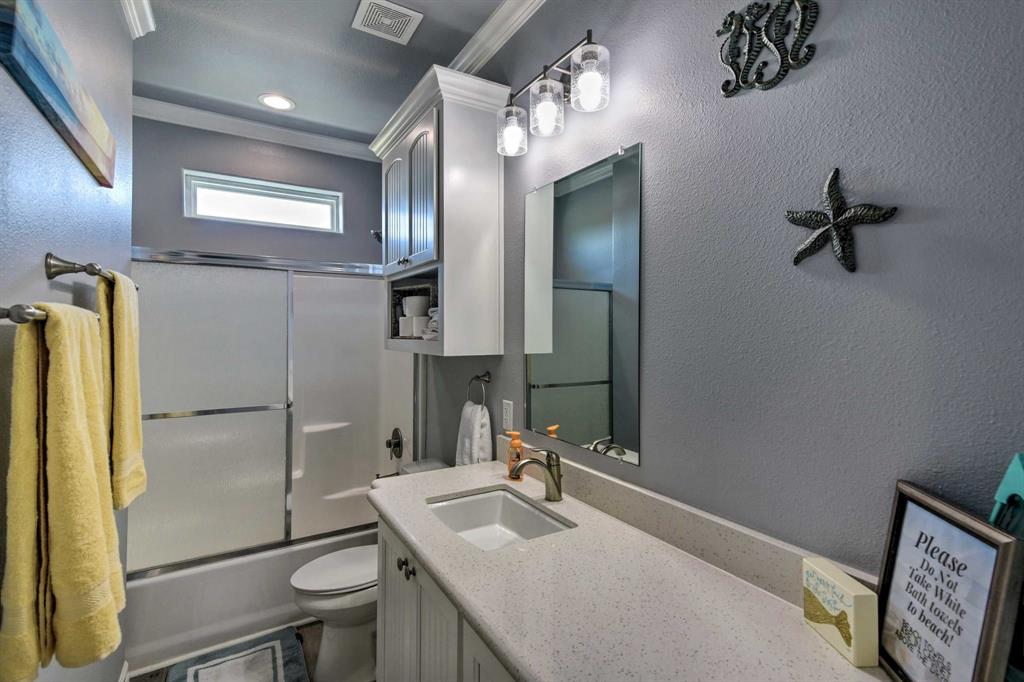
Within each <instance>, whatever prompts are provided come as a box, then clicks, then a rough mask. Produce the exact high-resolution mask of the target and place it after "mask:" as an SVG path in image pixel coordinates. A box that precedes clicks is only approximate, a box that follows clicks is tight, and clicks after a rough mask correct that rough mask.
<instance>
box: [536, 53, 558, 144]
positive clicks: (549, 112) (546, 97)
mask: <svg viewBox="0 0 1024 682" xmlns="http://www.w3.org/2000/svg"><path fill="white" fill-rule="evenodd" d="M547 74H548V67H547V66H545V67H544V77H543V78H542V79H540V80H539V81H537V82H536V83H534V84H533V85H531V86H530V132H531V133H533V134H534V135H536V136H537V137H554V136H555V135H561V134H562V129H563V128H564V127H565V88H564V87H563V86H562V81H557V80H555V79H554V78H548V75H547Z"/></svg>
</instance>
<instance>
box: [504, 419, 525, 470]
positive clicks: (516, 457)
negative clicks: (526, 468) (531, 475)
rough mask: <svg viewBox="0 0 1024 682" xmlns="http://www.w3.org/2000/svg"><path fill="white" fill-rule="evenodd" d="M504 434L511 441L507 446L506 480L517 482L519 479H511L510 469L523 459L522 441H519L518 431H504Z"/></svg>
mask: <svg viewBox="0 0 1024 682" xmlns="http://www.w3.org/2000/svg"><path fill="white" fill-rule="evenodd" d="M505 434H506V435H508V437H509V438H511V439H512V440H511V441H509V444H508V478H509V480H512V481H518V480H520V479H519V478H513V477H512V467H514V466H515V465H516V464H518V463H519V461H520V460H522V459H523V441H521V440H520V439H519V432H518V431H506V432H505Z"/></svg>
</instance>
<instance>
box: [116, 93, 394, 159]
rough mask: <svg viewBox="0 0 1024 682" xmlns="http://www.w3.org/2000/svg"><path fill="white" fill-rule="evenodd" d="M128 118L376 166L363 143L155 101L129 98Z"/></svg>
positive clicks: (372, 156)
mask: <svg viewBox="0 0 1024 682" xmlns="http://www.w3.org/2000/svg"><path fill="white" fill-rule="evenodd" d="M132 114H133V115H134V116H138V117H140V118H148V119H150V120H153V121H161V122H163V123H174V124H176V125H180V126H187V127H189V128H199V129H200V130H210V131H213V132H215V133H225V134H227V135H237V136H238V137H248V138H250V139H253V140H262V141H263V142H274V143H276V144H283V145H288V146H289V147H299V148H300V149H310V150H312V151H315V152H323V153H324V154H334V155H335V156H348V157H351V158H353V159H360V160H362V161H373V162H375V163H376V162H377V157H376V156H374V154H373V152H371V151H370V148H369V147H368V146H367V145H366V144H365V143H363V142H354V141H352V140H344V139H342V138H340V137H329V136H327V135H316V134H314V133H306V132H302V131H300V130H292V129H290V128H283V127H281V126H275V125H270V124H269V123H258V122H256V121H249V120H247V119H244V118H238V117H237V116H227V115H225V114H217V113H214V112H212V111H205V110H203V109H195V108H193V107H185V106H181V105H180V104H171V103H170V102H163V101H160V100H156V99H147V98H145V97H133V98H132Z"/></svg>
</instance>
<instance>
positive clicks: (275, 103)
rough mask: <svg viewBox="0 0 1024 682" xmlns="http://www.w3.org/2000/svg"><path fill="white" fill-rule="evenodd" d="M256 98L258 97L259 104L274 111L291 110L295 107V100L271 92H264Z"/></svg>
mask: <svg viewBox="0 0 1024 682" xmlns="http://www.w3.org/2000/svg"><path fill="white" fill-rule="evenodd" d="M257 99H259V101H260V104H262V105H263V106H265V107H268V108H270V109H273V110H274V111H291V110H292V109H294V108H295V102H293V101H291V100H290V99H288V98H287V97H285V96H284V95H275V94H274V93H272V92H265V93H263V94H262V95H260V96H259V97H258V98H257Z"/></svg>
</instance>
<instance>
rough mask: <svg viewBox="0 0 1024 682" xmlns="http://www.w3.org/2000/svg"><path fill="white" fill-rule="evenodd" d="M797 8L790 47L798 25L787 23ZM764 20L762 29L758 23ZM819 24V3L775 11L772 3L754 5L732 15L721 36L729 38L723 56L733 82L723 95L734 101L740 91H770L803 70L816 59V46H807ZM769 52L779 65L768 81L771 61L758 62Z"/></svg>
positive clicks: (797, 0)
mask: <svg viewBox="0 0 1024 682" xmlns="http://www.w3.org/2000/svg"><path fill="white" fill-rule="evenodd" d="M794 7H795V8H796V20H795V28H796V33H795V35H794V37H793V41H792V43H791V44H790V45H789V47H787V46H786V38H788V37H789V34H790V32H791V31H793V29H794V21H791V20H787V18H786V17H788V16H789V14H790V10H791V9H793V8H794ZM761 19H764V22H763V23H762V24H760V25H758V23H757V22H759V21H761ZM817 21H818V3H817V2H816V1H815V0H779V3H778V4H777V5H776V6H775V9H772V6H771V3H770V2H752V3H750V4H749V5H747V6H746V7H744V8H743V10H742V11H741V12H729V14H728V15H727V16H726V17H725V20H724V21H722V28H720V29H718V31H717V32H716V33H715V35H717V36H728V37H727V38H726V39H725V41H724V42H723V43H722V46H721V48H720V49H719V56H720V57H721V60H722V64H724V65H725V68H727V69H729V72H730V73H731V74H732V78H729V79H728V80H726V81H725V82H723V83H722V94H723V95H725V96H726V97H732V96H733V95H735V94H736V93H738V92H739V91H740V90H751V89H754V88H756V89H758V90H770V89H772V88H774V87H775V86H776V85H778V84H779V83H781V82H782V80H783V79H784V78H785V77H786V76H787V75H788V74H789V72H790V71H791V70H792V69H801V68H803V67H805V66H807V64H808V63H810V61H811V59H813V58H814V51H815V47H814V45H806V46H805V45H804V43H805V42H807V38H808V37H809V36H810V35H811V31H812V30H814V24H815V23H816V22H817ZM765 48H767V49H768V51H769V52H771V53H772V55H774V57H775V59H776V61H777V62H778V68H777V69H776V70H775V74H774V75H773V76H772V77H771V78H768V77H766V76H765V69H767V68H768V65H769V62H768V61H761V62H758V59H759V58H760V57H761V53H762V52H763V51H764V50H765Z"/></svg>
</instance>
